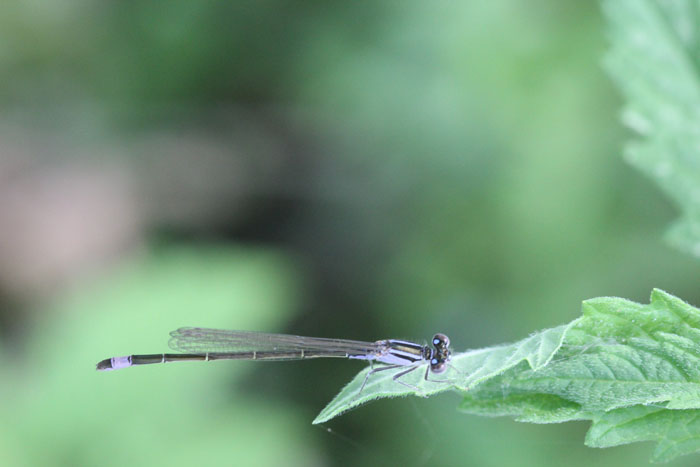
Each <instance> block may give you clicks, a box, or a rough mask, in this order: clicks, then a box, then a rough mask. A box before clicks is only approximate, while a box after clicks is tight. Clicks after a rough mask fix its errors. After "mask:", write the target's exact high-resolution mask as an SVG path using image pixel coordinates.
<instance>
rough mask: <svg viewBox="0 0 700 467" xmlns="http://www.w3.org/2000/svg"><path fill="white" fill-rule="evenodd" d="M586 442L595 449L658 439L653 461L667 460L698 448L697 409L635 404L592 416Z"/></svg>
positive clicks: (699, 448) (698, 423)
mask: <svg viewBox="0 0 700 467" xmlns="http://www.w3.org/2000/svg"><path fill="white" fill-rule="evenodd" d="M592 419H593V425H592V426H591V429H590V430H589V431H588V434H587V435H586V445H587V446H591V447H597V448H606V447H611V446H619V445H621V444H628V443H633V442H636V441H658V444H657V445H656V448H655V449H654V454H653V455H652V461H654V462H668V461H670V460H673V459H674V458H676V457H678V456H681V455H684V454H691V453H693V452H697V451H699V450H700V410H667V409H665V408H663V407H648V406H635V407H628V408H625V409H617V410H613V411H611V412H607V413H601V414H599V415H597V416H594V417H592Z"/></svg>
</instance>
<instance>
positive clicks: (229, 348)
mask: <svg viewBox="0 0 700 467" xmlns="http://www.w3.org/2000/svg"><path fill="white" fill-rule="evenodd" d="M170 336H171V337H170V341H169V342H168V345H169V347H170V348H171V349H172V350H175V351H178V352H182V353H176V354H173V353H163V354H149V355H128V356H125V357H112V358H108V359H105V360H102V361H101V362H99V363H98V364H97V369H98V370H101V371H106V370H118V369H121V368H127V367H130V366H137V365H149V364H153V363H168V362H184V361H210V360H278V361H279V360H305V359H307V358H321V357H336V358H351V359H357V360H367V361H369V362H370V364H372V363H373V362H378V363H382V364H383V366H380V367H373V368H372V369H371V370H370V371H369V372H368V373H367V376H366V377H365V380H364V382H363V384H362V387H361V388H360V391H362V388H364V386H365V384H366V383H367V379H368V378H369V376H370V375H372V374H373V373H376V372H378V371H385V370H391V369H401V371H398V372H397V373H396V374H395V375H393V376H392V379H393V380H394V381H396V382H398V383H401V384H403V385H405V386H408V387H411V388H415V387H414V386H412V385H410V384H408V383H405V382H403V381H401V380H400V378H401V377H403V376H405V375H407V374H408V373H410V372H412V371H414V370H415V369H417V368H419V366H420V364H421V363H423V362H427V363H428V365H426V370H425V376H424V379H425V380H426V381H436V380H430V379H428V375H429V373H436V374H439V373H443V372H444V371H445V370H446V369H447V365H448V364H449V361H450V348H449V347H450V339H449V338H448V337H447V336H446V335H444V334H440V333H438V334H435V336H433V340H432V347H431V346H428V345H420V344H416V343H414V342H408V341H403V340H397V339H385V340H380V341H376V342H363V341H354V340H347V339H327V338H322V337H302V336H291V335H286V334H265V333H261V332H251V331H227V330H222V329H206V328H180V329H178V330H176V331H173V332H171V333H170ZM404 368H405V369H404ZM437 381H443V380H437Z"/></svg>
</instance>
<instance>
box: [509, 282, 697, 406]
mask: <svg viewBox="0 0 700 467" xmlns="http://www.w3.org/2000/svg"><path fill="white" fill-rule="evenodd" d="M503 383H505V384H507V386H508V388H509V389H508V390H509V391H515V392H528V393H531V392H535V393H544V394H553V395H557V396H560V397H563V398H565V399H567V400H570V401H573V402H576V403H578V404H580V405H581V406H582V407H583V408H585V409H586V410H590V411H600V410H604V411H607V410H611V409H615V408H619V407H626V406H631V405H637V404H651V403H657V402H669V408H674V409H681V408H700V313H699V312H698V310H697V309H695V308H693V307H691V306H690V305H688V304H687V303H685V302H683V301H682V300H679V299H677V298H675V297H673V296H671V295H669V294H667V293H665V292H663V291H660V290H654V292H653V293H652V296H651V303H650V304H649V305H640V304H638V303H634V302H631V301H628V300H623V299H619V298H607V297H606V298H598V299H593V300H588V301H586V302H584V304H583V317H582V318H581V319H580V320H579V321H578V322H577V323H576V324H575V325H574V326H573V327H572V328H571V332H570V333H569V334H568V335H567V337H566V339H565V342H564V345H563V346H562V348H561V350H560V352H559V353H558V355H557V356H556V358H555V359H553V361H552V362H551V363H550V364H549V365H547V366H546V367H545V368H542V369H539V370H532V369H529V370H525V371H522V372H519V373H517V374H511V375H504V381H502V384H503Z"/></svg>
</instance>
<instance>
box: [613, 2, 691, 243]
mask: <svg viewBox="0 0 700 467" xmlns="http://www.w3.org/2000/svg"><path fill="white" fill-rule="evenodd" d="M603 6H604V11H605V14H606V17H607V19H608V23H609V28H608V29H609V35H610V37H611V49H610V51H609V53H608V55H607V57H606V60H605V64H606V68H607V69H608V70H609V72H610V74H611V75H612V76H613V78H614V79H615V80H616V81H617V83H618V86H619V87H620V89H621V90H622V93H623V94H624V96H625V98H626V101H627V103H626V107H625V110H624V113H623V120H624V122H625V124H626V125H628V126H629V127H630V128H632V129H633V130H634V131H635V132H636V133H637V134H638V135H639V136H640V138H639V139H638V140H637V141H634V142H632V143H630V144H629V145H628V147H627V150H626V154H625V155H626V159H627V160H628V161H629V162H630V163H631V164H632V165H634V166H635V167H637V168H638V169H639V170H641V171H642V172H644V173H646V174H647V175H648V176H649V177H650V178H652V179H653V180H655V181H656V183H658V184H659V186H661V188H662V189H663V190H664V191H665V192H666V193H667V194H668V195H669V196H670V197H671V198H672V199H673V200H674V201H675V202H676V204H677V205H678V206H679V207H680V210H681V212H682V216H681V218H680V219H679V220H678V221H677V222H676V223H675V224H674V225H673V227H672V228H671V229H670V230H669V232H668V239H669V240H670V241H671V243H673V244H674V245H676V246H677V247H678V248H681V249H682V250H684V251H687V252H690V253H692V254H693V255H695V256H698V257H700V62H699V61H698V59H697V57H698V56H700V24H699V23H700V6H699V5H698V2H697V1H696V0H677V1H673V2H660V1H655V0H608V1H605V2H604V3H603Z"/></svg>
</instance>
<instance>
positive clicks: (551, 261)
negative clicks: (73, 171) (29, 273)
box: [0, 0, 700, 466]
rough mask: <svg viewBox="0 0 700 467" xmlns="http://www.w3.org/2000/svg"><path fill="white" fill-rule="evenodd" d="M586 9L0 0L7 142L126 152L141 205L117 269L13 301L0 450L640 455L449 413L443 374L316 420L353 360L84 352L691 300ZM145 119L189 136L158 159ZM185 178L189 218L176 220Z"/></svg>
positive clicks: (523, 326)
mask: <svg viewBox="0 0 700 467" xmlns="http://www.w3.org/2000/svg"><path fill="white" fill-rule="evenodd" d="M604 29H605V28H604V25H603V19H602V15H601V13H600V11H599V10H598V5H597V4H596V3H595V2H576V3H574V2H564V3H563V2H557V1H554V0H535V1H533V2H528V3H527V4H526V3H522V2H517V1H515V0H497V1H493V2H444V3H437V4H435V3H425V2H420V1H408V2H350V3H348V2H340V1H337V2H313V1H311V2H302V3H299V2H284V1H281V2H274V3H273V2H268V3H260V2H251V1H244V2H219V1H214V2H191V1H189V0H175V1H171V2H167V3H162V2H155V1H121V2H111V3H105V2H94V1H91V0H66V1H63V2H57V3H45V2H9V3H5V4H3V5H2V6H0V43H1V44H2V45H0V83H1V84H0V106H2V110H3V112H2V118H1V119H0V132H1V133H0V135H1V138H0V141H4V142H8V141H12V142H15V143H17V144H19V145H20V146H22V147H24V145H25V144H28V143H29V142H30V141H29V140H30V139H32V138H35V139H38V140H42V139H43V138H49V141H51V142H53V141H55V140H59V141H61V143H62V145H63V147H64V148H67V149H66V150H64V151H63V152H62V153H61V155H62V157H64V158H65V159H69V160H70V161H71V162H73V163H76V164H78V165H80V164H82V163H85V164H92V165H94V164H99V163H101V162H103V161H109V162H111V163H119V164H123V165H124V166H125V167H127V168H128V169H129V170H130V171H132V172H133V173H135V174H137V176H136V177H135V182H134V183H135V184H137V186H138V187H139V190H137V193H138V194H140V195H141V198H139V200H142V199H145V200H146V201H144V204H148V203H150V204H149V208H148V209H145V210H144V212H145V213H146V215H145V218H146V219H145V221H144V231H143V245H144V246H143V247H141V248H139V247H136V248H133V249H131V250H129V251H128V252H126V253H124V254H123V255H122V257H121V258H120V261H119V262H118V264H117V265H116V266H115V265H114V264H111V265H110V267H108V268H103V269H99V270H98V271H97V272H94V273H93V272H91V273H89V274H87V277H85V276H82V277H83V279H82V280H81V281H80V282H77V283H74V285H72V286H71V287H70V288H67V289H65V290H63V291H61V292H59V293H55V294H53V295H51V296H50V298H48V299H47V298H46V296H38V297H29V298H28V299H27V298H26V297H25V298H24V299H23V300H21V301H19V302H17V301H14V300H11V299H5V300H4V301H3V302H2V304H1V306H0V317H1V318H2V322H3V326H4V327H7V329H10V330H12V332H11V333H10V334H11V335H10V336H8V332H4V333H3V334H1V335H2V336H3V338H4V339H5V340H6V341H7V342H6V343H5V345H3V346H0V365H1V366H2V375H3V378H2V380H0V391H2V392H1V395H2V396H3V402H2V403H1V404H0V415H1V416H2V420H3V422H2V423H0V464H2V465H110V464H111V465H123V464H126V463H129V464H133V465H154V464H155V465H159V464H166V463H167V464H169V465H172V466H176V465H192V464H193V463H197V462H199V463H202V464H213V463H222V464H225V465H229V464H239V465H280V464H282V465H358V464H365V465H376V464H378V463H385V464H388V465H391V464H397V463H403V464H405V465H426V464H431V463H435V462H436V461H439V462H440V464H441V465H464V464H473V465H520V466H542V465H560V463H561V462H560V461H561V459H564V458H565V459H566V462H567V465H571V466H584V465H585V466H588V465H591V464H595V465H600V466H606V465H609V466H624V465H630V466H631V465H639V463H640V462H646V459H647V458H648V452H645V451H644V450H643V449H639V447H629V446H627V447H620V448H615V449H611V450H592V449H588V448H585V447H584V446H583V445H582V443H581V439H582V438H583V436H584V433H585V430H586V429H587V425H586V424H585V423H580V424H569V425H564V426H556V427H554V426H530V425H524V424H522V425H521V424H515V423H513V422H512V421H510V420H498V419H493V420H491V419H483V418H478V417H465V416H463V415H459V414H457V412H456V411H455V409H454V408H455V406H456V404H457V403H458V397H457V396H456V395H454V396H453V395H445V396H442V397H439V398H431V399H430V400H415V401H414V400H412V399H408V400H393V401H381V402H378V403H374V404H372V405H370V406H368V407H366V408H362V409H359V410H356V411H354V412H353V413H352V414H350V415H349V416H348V417H343V418H341V419H339V420H338V421H337V422H334V423H333V424H332V425H330V426H329V427H330V429H331V432H326V431H324V430H323V429H318V428H317V427H313V426H312V425H311V421H312V420H313V417H314V415H315V414H316V413H318V411H319V410H320V409H321V408H322V407H323V406H324V404H325V403H326V402H327V401H328V400H330V398H331V397H332V396H333V395H334V394H335V393H337V391H338V389H339V388H340V387H341V386H342V385H343V384H344V383H345V382H346V381H347V380H348V379H349V378H350V376H351V375H352V374H353V373H354V372H355V371H357V366H356V365H357V362H355V363H353V362H336V361H331V362H325V361H318V362H297V363H291V362H290V363H287V364H276V363H270V364H261V365H255V364H254V363H250V364H248V363H244V362H239V363H235V364H234V363H232V362H228V363H226V362H218V363H212V364H207V365H194V364H193V365H184V364H183V365H178V366H174V365H173V366H160V367H158V366H154V367H146V368H135V369H132V370H129V371H124V372H117V373H112V374H98V373H96V372H95V371H94V370H93V368H94V364H95V363H96V362H97V361H98V360H100V359H102V358H105V357H109V356H111V355H121V354H129V353H134V352H146V353H148V352H160V351H164V350H165V349H166V339H167V332H168V331H170V330H171V329H174V328H177V327H179V326H184V325H194V326H211V327H223V328H234V329H251V330H261V331H270V332H275V331H277V332H291V333H296V334H313V335H319V336H329V337H335V336H337V337H347V338H358V339H364V340H372V339H379V338H384V337H410V338H415V339H420V338H422V337H423V338H428V337H429V336H430V335H432V333H433V332H435V331H442V332H446V333H448V334H449V335H450V337H451V339H452V343H453V346H454V347H455V348H456V349H457V350H464V349H467V348H477V347H483V346H487V345H492V344H494V343H500V342H506V341H514V340H517V339H520V338H522V337H524V336H526V335H527V334H528V333H530V332H531V331H532V330H534V329H541V328H545V327H551V326H554V325H557V324H560V323H565V322H568V321H570V320H571V319H573V318H574V317H576V316H578V314H579V306H580V302H581V300H583V299H585V298H590V297H596V296H604V295H615V296H620V297H626V298H629V299H632V300H635V301H638V302H640V301H645V300H646V299H647V296H648V291H649V290H651V289H652V288H653V287H659V288H662V289H664V290H667V291H669V292H671V293H673V294H674V295H677V296H679V297H682V298H684V299H685V300H688V301H689V302H690V303H694V304H696V305H697V304H698V303H700V290H699V289H698V287H697V277H698V274H697V271H698V264H697V261H694V260H693V259H691V258H689V257H686V256H684V255H682V254H680V253H678V252H676V251H674V250H671V249H668V248H667V247H666V246H665V245H664V244H663V243H662V242H660V237H661V235H662V233H663V231H664V229H665V226H666V225H667V224H668V223H669V222H670V220H672V219H673V218H674V217H675V214H674V212H673V208H672V206H671V205H670V204H669V203H667V202H666V201H665V200H664V199H663V198H662V197H661V196H660V195H659V193H657V190H656V189H655V188H654V187H653V186H652V185H651V184H650V183H648V181H647V180H645V179H643V177H641V176H639V175H638V174H637V173H636V172H635V171H634V169H632V168H630V167H628V166H627V165H625V163H624V162H623V161H622V158H621V157H620V153H621V146H622V143H621V142H622V140H623V139H624V137H625V136H624V132H623V130H622V129H621V127H620V125H619V124H618V119H617V113H618V111H619V108H620V106H621V102H620V99H619V97H618V95H617V93H616V92H615V90H614V89H613V86H612V84H611V83H610V82H609V80H608V78H607V77H606V76H605V74H604V73H603V70H602V67H601V66H600V63H601V57H602V56H603V54H604V52H605V50H606V42H605V34H604ZM192 133H195V134H197V135H199V136H201V139H202V140H205V141H207V142H216V143H220V142H222V141H223V143H222V144H221V146H217V147H222V148H224V149H223V150H222V154H223V156H222V157H221V158H222V159H225V160H227V161H231V162H232V164H233V165H231V166H223V167H225V168H224V169H222V168H221V167H220V166H217V165H211V164H213V162H212V158H210V157H205V156H206V154H205V152H206V149H207V146H206V145H193V146H188V145H186V144H182V140H181V139H179V138H187V137H188V135H191V134H192ZM27 135H29V136H27ZM250 135H253V136H252V137H251V136H250ZM247 137H249V138H251V139H252V141H253V142H254V143H255V144H258V147H259V148H261V149H260V150H259V151H256V150H255V147H256V146H255V145H254V144H253V143H250V144H248V143H246V144H241V140H245V139H246V138H247ZM153 140H166V141H167V142H171V144H172V146H171V147H168V148H170V149H172V152H173V153H174V152H176V150H177V149H180V148H185V149H184V150H183V151H184V156H183V155H182V154H180V155H178V157H179V158H176V157H175V155H174V154H170V153H169V152H168V150H165V151H163V152H164V154H165V156H164V157H163V159H162V160H161V161H160V162H159V164H155V166H156V167H161V168H164V169H162V170H153V168H152V167H153V159H152V158H153V157H155V156H153V154H154V153H155V152H154V151H150V150H148V149H146V150H144V149H143V146H142V143H143V142H144V141H148V142H150V141H153ZM198 141H199V140H198ZM50 146H51V145H50ZM51 147H52V148H53V147H54V146H51ZM145 147H146V148H149V147H150V146H148V145H147V144H146V145H145ZM190 148H193V149H191V150H190ZM56 152H57V153H58V151H56ZM81 154H89V156H81ZM271 154H272V155H271ZM58 159H60V158H59V157H56V158H55V159H54V160H52V162H56V161H57V160H58ZM171 161H172V162H171ZM214 161H218V159H214ZM175 162H177V163H175ZM270 168H274V170H271V169H270ZM207 169H208V171H207ZM246 169H250V170H251V172H246ZM268 169H270V170H269V171H268ZM250 173H252V174H254V175H255V176H250V177H248V178H246V175H248V174H250ZM203 174H204V175H203ZM241 174H243V176H242V175H241ZM260 174H264V176H265V177H268V178H264V177H263V176H262V175H260ZM270 174H272V175H270ZM213 175H216V176H219V177H221V179H222V180H223V181H224V185H226V186H227V187H228V185H231V186H233V187H234V188H239V187H241V190H242V191H241V193H242V195H241V193H231V192H228V191H222V192H219V191H216V189H215V188H216V187H217V186H218V185H217V184H216V183H215V181H216V180H215V179H214V177H213ZM229 179H230V180H231V181H230V182H229V183H228V184H227V183H226V180H229ZM195 182H198V183H195ZM159 189H160V190H161V191H158V190H159ZM150 190H153V191H150ZM188 190H189V191H188ZM154 192H155V193H156V194H159V193H160V194H161V196H162V197H161V198H159V197H158V196H153V193H154ZM162 193H165V195H162ZM198 196H202V198H198ZM195 198H196V199H203V200H204V201H202V202H201V203H200V204H196V205H194V206H195V208H193V209H192V210H191V212H196V213H198V214H199V215H201V216H202V217H201V218H200V217H197V218H195V220H194V221H193V220H192V219H193V218H192V217H190V218H188V217H186V216H184V215H181V216H180V217H178V216H172V215H171V216H170V217H168V214H169V213H170V212H172V210H177V209H178V208H180V207H181V206H182V205H186V204H187V203H188V202H190V201H191V200H192V199H195ZM163 200H165V201H163ZM177 213H179V214H181V212H180V211H177ZM201 213H205V214H209V215H210V217H206V216H205V215H203V214H201ZM90 276H92V277H90ZM0 292H1V288H0ZM0 300H3V297H0ZM683 462H686V464H683ZM691 462H692V461H688V460H685V461H680V462H678V463H677V464H674V465H694V463H691Z"/></svg>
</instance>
